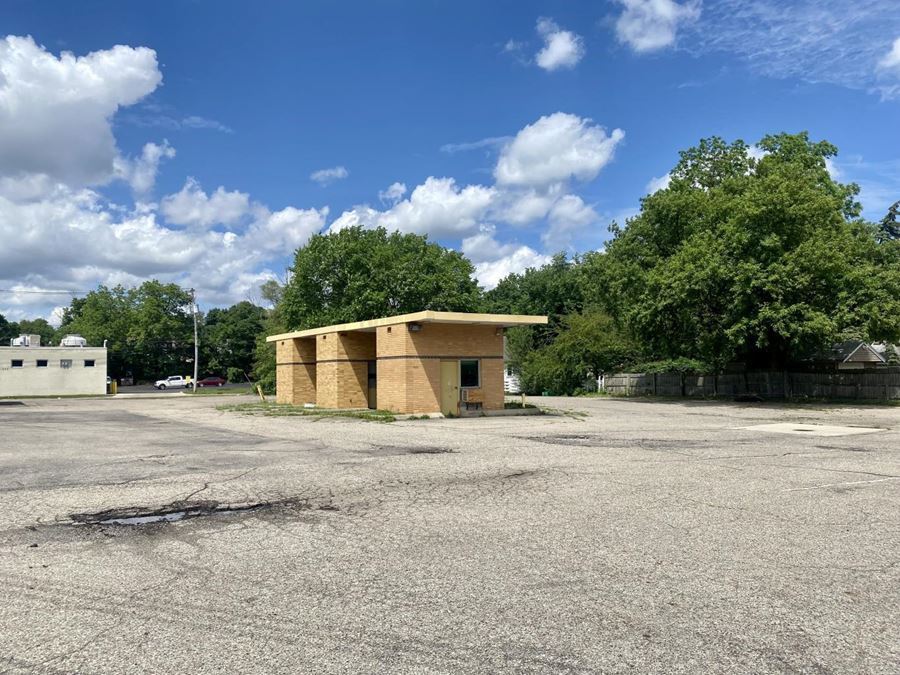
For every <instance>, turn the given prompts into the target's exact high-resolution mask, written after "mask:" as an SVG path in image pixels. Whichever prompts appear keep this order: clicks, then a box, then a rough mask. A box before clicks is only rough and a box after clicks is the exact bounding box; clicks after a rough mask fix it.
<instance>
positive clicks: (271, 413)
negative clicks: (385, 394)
mask: <svg viewBox="0 0 900 675" xmlns="http://www.w3.org/2000/svg"><path fill="white" fill-rule="evenodd" d="M216 410H221V411H222V412H236V413H240V414H243V415H259V416H262V417H314V418H320V419H321V418H325V417H350V418H354V419H358V420H365V421H366V422H393V421H394V420H395V419H396V418H395V417H394V414H393V413H392V412H390V411H387V410H328V409H323V408H301V407H299V406H295V405H290V404H287V403H238V404H235V405H220V406H216Z"/></svg>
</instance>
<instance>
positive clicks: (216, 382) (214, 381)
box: [197, 376, 225, 387]
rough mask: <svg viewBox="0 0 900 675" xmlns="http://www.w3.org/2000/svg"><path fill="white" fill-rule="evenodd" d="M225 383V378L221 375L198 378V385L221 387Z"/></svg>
mask: <svg viewBox="0 0 900 675" xmlns="http://www.w3.org/2000/svg"><path fill="white" fill-rule="evenodd" d="M224 385H225V379H224V378H221V377H215V376H213V377H204V378H203V379H202V380H197V386H198V387H221V386H224Z"/></svg>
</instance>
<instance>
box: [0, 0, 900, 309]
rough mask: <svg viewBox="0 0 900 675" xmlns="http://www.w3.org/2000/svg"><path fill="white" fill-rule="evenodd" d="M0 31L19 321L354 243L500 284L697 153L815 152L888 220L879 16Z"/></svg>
mask: <svg viewBox="0 0 900 675" xmlns="http://www.w3.org/2000/svg"><path fill="white" fill-rule="evenodd" d="M0 25H2V26H3V28H4V32H5V35H6V36H8V37H6V38H5V40H4V41H3V42H2V43H0V288H3V289H14V290H16V291H17V292H16V293H8V292H3V293H0V313H2V314H4V315H6V316H7V317H9V318H21V317H26V316H51V315H52V314H53V311H54V308H56V307H58V306H60V305H65V304H67V302H68V299H67V297H66V296H65V295H61V296H53V295H46V294H41V293H29V292H26V291H36V290H48V289H52V290H56V289H64V290H70V291H79V290H85V289H90V288H94V287H96V285H97V284H98V283H108V284H110V283H125V284H133V283H139V282H140V281H141V280H143V279H145V278H150V277H156V278H160V279H163V280H167V281H169V280H171V281H176V282H178V283H183V284H185V285H191V286H194V287H196V288H197V289H198V292H199V296H200V300H201V304H202V305H203V306H206V307H208V306H212V305H222V304H229V303H231V302H235V301H238V300H241V299H244V298H250V299H254V300H258V299H259V298H258V293H257V290H256V289H257V287H258V285H259V284H260V283H261V282H262V281H263V280H265V279H266V278H269V277H271V276H276V277H283V275H284V271H285V268H286V266H287V265H288V264H289V262H290V258H291V253H292V252H293V250H294V249H295V248H296V246H299V245H302V243H304V242H305V241H306V240H307V239H308V237H309V236H311V234H312V233H314V232H317V231H327V230H328V229H329V228H335V229H336V228H339V227H342V226H345V225H347V224H354V223H361V224H363V225H367V226H372V225H377V224H381V225H385V226H387V227H391V228H398V229H402V230H404V231H413V232H421V233H426V234H429V236H431V237H432V238H433V239H436V240H437V241H440V242H441V243H443V244H445V245H448V246H453V247H455V248H461V249H462V250H463V251H464V252H466V254H467V255H469V256H470V257H471V258H472V259H473V262H475V263H476V269H477V271H478V277H479V279H480V281H481V282H482V283H483V284H484V285H485V286H491V285H492V284H494V283H496V281H497V280H498V279H499V278H501V277H502V276H503V275H505V274H506V273H509V272H513V271H520V270H521V269H523V268H524V267H525V266H528V265H537V264H540V263H541V262H542V261H544V260H546V256H548V255H550V254H552V253H553V252H555V251H557V250H564V251H567V252H569V253H575V252H581V251H585V250H590V249H596V248H599V247H601V246H602V244H603V241H604V240H605V238H606V237H607V226H608V224H609V222H610V220H611V219H614V218H615V219H618V220H619V221H620V222H621V221H622V220H623V219H624V218H625V217H627V216H628V215H631V214H633V213H634V212H635V211H636V209H637V207H638V201H639V199H640V197H641V196H642V195H643V194H645V193H646V192H647V190H648V189H650V186H651V185H656V186H658V185H661V184H664V180H663V179H664V177H665V175H666V173H667V172H668V171H669V170H670V169H671V168H672V166H673V165H674V164H675V162H676V161H677V153H678V150H679V149H683V148H686V147H689V146H691V145H693V144H695V143H696V142H697V141H698V140H699V139H700V138H702V137H707V136H711V135H721V136H724V137H725V138H727V139H729V140H733V139H736V138H742V139H744V140H746V141H748V142H750V143H753V142H755V141H757V140H759V138H761V137H762V136H763V135H764V134H766V133H772V132H779V131H789V132H796V131H800V130H808V131H809V132H810V134H811V135H812V137H813V138H815V139H820V138H824V139H827V140H829V141H831V142H833V143H834V144H835V145H837V146H838V148H839V149H840V155H839V156H838V158H837V159H836V160H835V162H834V164H833V170H834V172H835V175H836V176H837V177H838V178H839V179H840V180H844V181H856V182H859V183H860V185H861V186H862V188H863V194H862V200H863V204H864V206H865V208H866V215H867V216H868V217H870V218H872V219H876V218H880V217H881V215H883V213H884V211H885V210H886V209H887V207H888V206H889V204H890V203H891V202H893V201H895V200H896V199H900V124H898V121H900V12H897V11H896V3H895V1H894V0H858V1H856V2H851V1H850V0H820V1H818V2H814V1H813V0H797V1H796V2H793V3H788V2H777V1H776V0H706V2H703V3H701V2H691V1H689V0H679V1H678V2H675V1H674V0H614V1H609V2H598V1H595V2H587V1H584V2H578V1H575V0H567V1H558V2H527V1H521V0H519V1H503V2H500V1H498V2H483V1H482V2H467V1H460V0H454V1H452V2H451V1H446V0H430V1H428V2H412V1H408V2H399V1H396V0H395V1H390V2H389V1H382V2H379V1H377V0H376V1H370V2H361V1H360V2H325V1H322V2H304V3H299V2H271V3H252V4H251V3H237V2H155V3H143V4H139V3H94V2H81V3H77V4H76V3H56V2H27V3H26V2H7V3H4V4H3V5H2V7H0ZM28 36H30V38H29V37H28ZM116 45H120V47H116ZM65 52H68V55H66V54H64V53H65ZM4 128H5V131H4V130H3V129H4ZM317 178H318V179H317ZM655 179H656V180H655ZM391 186H393V188H392V189H389V188H390V187H391Z"/></svg>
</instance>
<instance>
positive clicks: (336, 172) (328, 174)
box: [309, 166, 350, 186]
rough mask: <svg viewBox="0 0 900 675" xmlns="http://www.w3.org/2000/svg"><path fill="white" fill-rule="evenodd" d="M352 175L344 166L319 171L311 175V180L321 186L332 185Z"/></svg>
mask: <svg viewBox="0 0 900 675" xmlns="http://www.w3.org/2000/svg"><path fill="white" fill-rule="evenodd" d="M349 175H350V172H349V171H347V169H345V168H344V167H342V166H335V167H332V168H330V169H319V170H318V171H313V172H312V173H311V174H309V177H310V179H312V180H314V181H316V182H317V183H318V184H319V185H323V186H324V185H330V184H331V183H333V182H334V181H336V180H343V179H344V178H346V177H347V176H349Z"/></svg>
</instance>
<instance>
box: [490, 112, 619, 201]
mask: <svg viewBox="0 0 900 675" xmlns="http://www.w3.org/2000/svg"><path fill="white" fill-rule="evenodd" d="M623 138H625V132H624V131H622V130H621V129H614V130H613V132H612V134H609V135H607V133H606V131H605V130H604V129H603V127H600V126H596V125H594V124H592V122H591V120H589V119H587V118H581V117H578V116H577V115H571V114H568V113H562V112H557V113H553V114H552V115H547V116H545V117H541V118H540V119H539V120H538V121H537V122H535V123H534V124H529V125H528V126H526V127H525V128H524V129H522V130H521V131H520V132H519V133H518V134H516V136H515V138H514V139H513V140H512V141H510V142H509V143H508V144H507V145H506V146H504V148H503V150H502V151H501V152H500V158H499V159H498V161H497V166H496V168H495V169H494V177H495V178H496V180H497V183H498V184H500V185H518V186H547V185H550V184H552V183H558V182H563V181H567V180H569V179H570V178H575V179H577V180H580V181H587V180H592V179H593V178H595V177H596V176H597V174H598V173H600V170H601V169H602V168H603V167H604V166H606V165H607V164H608V163H609V162H610V161H612V159H613V155H614V154H615V149H616V146H617V145H618V144H619V143H620V142H621V141H622V139H623Z"/></svg>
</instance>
